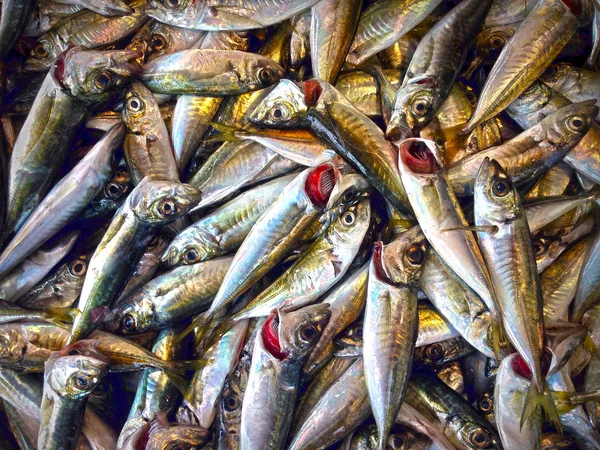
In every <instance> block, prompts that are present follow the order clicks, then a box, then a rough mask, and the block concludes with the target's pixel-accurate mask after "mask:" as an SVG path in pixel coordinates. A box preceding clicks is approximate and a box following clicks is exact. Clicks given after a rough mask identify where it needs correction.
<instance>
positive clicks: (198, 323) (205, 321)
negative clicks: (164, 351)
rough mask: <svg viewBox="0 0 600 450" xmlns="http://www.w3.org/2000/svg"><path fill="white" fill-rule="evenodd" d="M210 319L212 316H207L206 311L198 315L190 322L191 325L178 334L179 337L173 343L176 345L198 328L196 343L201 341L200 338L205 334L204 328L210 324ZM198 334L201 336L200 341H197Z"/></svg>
mask: <svg viewBox="0 0 600 450" xmlns="http://www.w3.org/2000/svg"><path fill="white" fill-rule="evenodd" d="M212 317H213V316H212V315H209V314H208V311H207V312H205V313H204V314H201V315H199V316H198V317H196V318H195V319H194V320H192V323H191V324H190V325H189V326H188V327H187V328H186V329H185V330H183V331H182V332H181V333H179V335H177V337H176V338H175V340H174V341H173V343H174V344H178V343H179V342H181V341H182V340H183V339H185V337H186V336H187V335H188V334H190V333H191V332H192V331H194V330H195V329H196V328H198V331H197V333H196V341H198V340H201V339H202V336H204V334H205V333H206V327H207V326H208V325H209V324H210V321H211V320H212ZM199 334H200V335H201V337H200V339H198V335H199Z"/></svg>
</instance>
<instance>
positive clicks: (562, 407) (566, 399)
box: [552, 391, 577, 416]
mask: <svg viewBox="0 0 600 450" xmlns="http://www.w3.org/2000/svg"><path fill="white" fill-rule="evenodd" d="M575 395H577V393H576V392H567V391H552V397H553V398H554V403H555V404H556V411H557V412H558V415H559V416H562V415H563V414H566V413H568V412H569V411H571V410H573V409H575V408H576V407H577V403H576V402H572V401H571V399H572V398H573V397H574V396H575Z"/></svg>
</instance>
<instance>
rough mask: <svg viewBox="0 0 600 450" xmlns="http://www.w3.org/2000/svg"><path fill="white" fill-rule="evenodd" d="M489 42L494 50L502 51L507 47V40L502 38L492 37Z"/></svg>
mask: <svg viewBox="0 0 600 450" xmlns="http://www.w3.org/2000/svg"><path fill="white" fill-rule="evenodd" d="M489 42H490V47H492V48H493V49H494V50H500V49H501V48H502V47H504V46H505V45H506V39H504V38H503V37H501V36H492V37H491V38H490V41H489Z"/></svg>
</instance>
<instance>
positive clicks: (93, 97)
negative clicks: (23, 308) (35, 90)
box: [7, 47, 138, 230]
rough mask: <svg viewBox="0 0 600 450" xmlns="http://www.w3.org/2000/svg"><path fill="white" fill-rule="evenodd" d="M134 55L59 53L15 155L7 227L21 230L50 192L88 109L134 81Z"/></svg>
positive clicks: (109, 52)
mask: <svg viewBox="0 0 600 450" xmlns="http://www.w3.org/2000/svg"><path fill="white" fill-rule="evenodd" d="M135 55H136V54H135V53H134V52H129V51H124V50H105V51H95V50H83V49H81V48H79V47H75V48H71V49H69V50H67V51H65V52H64V53H63V54H62V55H61V56H60V57H59V59H58V60H57V62H56V64H55V66H54V68H53V69H52V70H51V71H50V73H49V74H48V75H47V76H46V79H45V80H44V84H43V85H42V88H41V90H40V92H39V94H38V96H37V97H36V101H35V103H34V105H33V107H32V109H31V111H30V113H29V114H28V116H27V119H26V120H25V123H24V125H23V128H22V129H21V133H19V136H18V138H17V142H16V143H15V148H14V150H13V153H12V160H11V165H10V176H9V191H10V194H9V206H8V223H7V229H8V230H14V229H18V228H20V227H21V225H22V224H23V223H24V221H25V220H26V219H27V217H28V216H29V214H31V212H32V211H33V209H34V208H35V207H36V206H37V205H38V204H39V202H40V201H41V200H42V198H43V197H44V196H45V195H46V193H47V192H48V190H49V188H50V185H51V182H52V179H53V178H54V175H56V173H57V172H58V169H59V168H60V165H61V164H62V162H64V160H65V158H66V156H67V151H68V149H69V145H70V144H71V141H72V140H73V137H74V134H75V132H76V131H77V128H78V127H79V125H80V124H81V122H82V121H83V118H84V116H85V114H86V113H87V110H88V108H89V107H90V106H93V105H94V104H98V103H100V102H102V101H106V100H107V99H108V98H109V97H110V96H112V95H114V93H115V92H118V91H119V90H120V89H121V88H123V87H124V86H126V85H127V84H129V83H131V82H132V81H133V78H134V77H135V75H136V74H137V72H138V67H137V66H136V65H135V64H132V63H130V62H129V60H130V59H131V58H133V57H134V56H135ZM59 130H60V131H59Z"/></svg>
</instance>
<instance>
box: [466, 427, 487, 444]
mask: <svg viewBox="0 0 600 450" xmlns="http://www.w3.org/2000/svg"><path fill="white" fill-rule="evenodd" d="M469 441H471V444H473V445H474V446H475V447H477V448H486V447H487V446H488V445H490V442H491V439H490V435H489V433H488V432H487V431H486V430H484V429H483V428H477V429H476V430H475V431H473V432H472V433H471V434H470V435H469Z"/></svg>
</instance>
